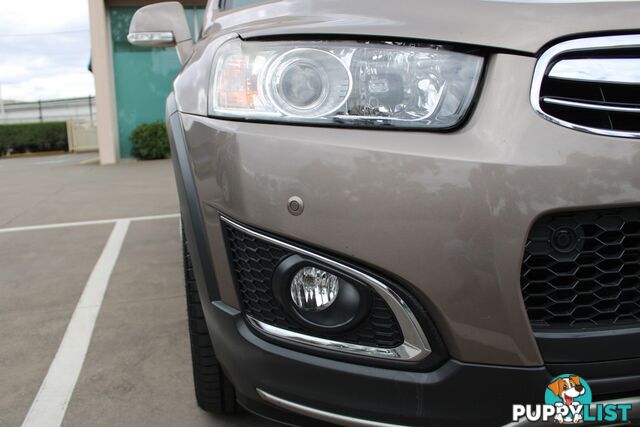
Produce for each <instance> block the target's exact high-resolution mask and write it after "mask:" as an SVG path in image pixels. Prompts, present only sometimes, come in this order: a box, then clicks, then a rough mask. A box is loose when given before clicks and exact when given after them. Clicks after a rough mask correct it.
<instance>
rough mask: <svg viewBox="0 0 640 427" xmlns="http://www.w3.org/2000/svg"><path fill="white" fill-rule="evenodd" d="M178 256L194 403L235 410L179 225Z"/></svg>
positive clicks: (225, 411) (221, 410) (207, 408)
mask: <svg viewBox="0 0 640 427" xmlns="http://www.w3.org/2000/svg"><path fill="white" fill-rule="evenodd" d="M182 259H183V265H184V282H185V286H186V294H187V316H188V318H189V338H190V341H191V361H192V363H193V384H194V387H195V392H196V400H197V401H198V406H199V407H200V408H202V409H204V410H205V411H207V412H213V413H215V414H229V413H233V412H236V410H237V404H236V393H235V390H234V388H233V384H231V382H230V381H229V380H228V379H227V377H226V376H225V375H224V373H223V372H222V367H221V366H220V363H219V362H218V359H217V358H216V355H215V352H214V350H213V344H212V342H211V337H210V336H209V329H208V328H207V323H206V321H205V319H204V313H203V311H202V304H201V303H200V295H199V294H198V287H197V286H196V280H195V276H194V274H193V265H192V263H191V256H190V255H189V249H188V248H187V239H186V236H185V233H184V228H182Z"/></svg>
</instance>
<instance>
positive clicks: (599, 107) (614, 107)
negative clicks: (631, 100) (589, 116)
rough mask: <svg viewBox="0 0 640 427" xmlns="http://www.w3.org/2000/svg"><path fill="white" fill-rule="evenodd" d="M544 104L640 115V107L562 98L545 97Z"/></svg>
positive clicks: (543, 98)
mask: <svg viewBox="0 0 640 427" xmlns="http://www.w3.org/2000/svg"><path fill="white" fill-rule="evenodd" d="M542 102H546V103H548V104H556V105H563V106H565V107H576V108H584V109H587V110H598V111H614V112H622V113H634V114H637V113H640V106H639V107H622V106H618V105H611V104H605V103H600V104H595V103H587V102H578V101H571V100H568V99H562V98H554V97H551V96H543V97H542Z"/></svg>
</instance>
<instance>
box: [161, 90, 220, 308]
mask: <svg viewBox="0 0 640 427" xmlns="http://www.w3.org/2000/svg"><path fill="white" fill-rule="evenodd" d="M166 124H167V133H168V136H169V144H170V146H171V161H172V162H173V171H174V173H175V178H176V187H177V189H178V199H179V200H180V212H181V214H182V221H183V226H184V231H185V233H186V236H187V245H188V248H189V253H190V254H191V258H192V261H193V272H194V275H195V277H196V283H197V284H198V291H199V292H200V297H201V299H203V300H204V299H207V300H208V301H217V300H219V299H220V291H219V289H218V283H217V280H216V276H215V269H214V266H213V262H212V258H211V249H210V247H209V243H208V241H207V233H206V229H205V225H204V218H203V216H202V210H201V209H200V205H199V200H200V199H199V197H198V190H197V187H196V184H195V181H194V180H193V172H192V168H191V159H190V156H189V151H188V150H187V143H186V138H185V134H184V128H183V125H182V120H181V119H180V114H179V113H178V106H177V103H176V99H175V94H174V93H173V92H172V93H171V94H170V95H169V97H168V98H167V104H166ZM203 290H206V294H205V293H203ZM205 295H206V298H203V297H204V296H205Z"/></svg>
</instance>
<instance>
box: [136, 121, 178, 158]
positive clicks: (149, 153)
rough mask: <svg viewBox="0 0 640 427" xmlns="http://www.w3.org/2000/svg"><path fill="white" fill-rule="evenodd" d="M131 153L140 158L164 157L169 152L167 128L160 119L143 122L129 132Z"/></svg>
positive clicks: (167, 155)
mask: <svg viewBox="0 0 640 427" xmlns="http://www.w3.org/2000/svg"><path fill="white" fill-rule="evenodd" d="M131 144H132V145H131V155H132V156H133V157H135V158H137V159H140V160H155V159H166V158H167V157H169V155H170V154H171V151H170V149H169V138H168V137H167V128H166V127H165V125H164V123H163V122H161V121H158V122H153V123H144V124H141V125H140V126H138V127H137V128H135V129H134V130H133V132H131Z"/></svg>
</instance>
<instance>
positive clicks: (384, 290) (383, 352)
mask: <svg viewBox="0 0 640 427" xmlns="http://www.w3.org/2000/svg"><path fill="white" fill-rule="evenodd" d="M220 219H221V220H222V221H224V222H225V223H227V224H229V225H230V226H232V227H234V228H237V229H238V230H240V231H242V232H244V233H246V234H249V235H251V236H253V237H256V238H258V239H261V240H264V241H266V242H269V243H271V244H273V245H276V246H280V247H282V248H285V249H288V250H290V251H292V252H295V253H297V254H300V255H304V256H307V257H309V258H312V259H315V260H317V261H319V262H321V263H324V264H326V265H328V266H330V267H333V268H336V269H338V270H341V271H343V272H344V273H345V274H347V275H350V276H352V277H354V278H356V279H359V280H361V281H362V282H363V283H365V284H367V285H368V286H370V287H371V289H373V290H374V291H375V292H376V293H377V294H378V295H380V297H381V298H382V299H383V300H384V301H385V302H386V303H387V304H388V305H389V308H390V309H391V311H392V312H393V314H394V315H395V317H396V319H397V320H398V324H399V325H400V329H401V330H402V335H403V336H404V342H403V343H402V344H400V345H399V346H398V347H394V348H381V347H380V348H379V347H368V346H360V345H355V344H350V343H345V342H338V341H331V340H327V339H323V338H319V337H315V336H312V335H306V334H300V333H296V332H292V331H288V330H286V329H282V328H278V327H275V326H272V325H268V324H266V323H262V322H259V321H257V320H256V319H253V318H251V317H247V320H248V322H249V323H250V324H251V325H252V326H253V327H255V328H256V329H258V330H260V331H261V332H263V333H265V334H267V335H270V336H273V337H276V338H280V339H284V340H287V341H291V342H295V343H297V344H304V345H309V346H313V347H318V348H323V349H326V350H333V351H338V352H341V353H349V354H354V355H359V356H369V357H376V358H383V359H389V360H400V361H412V362H416V361H419V360H422V359H424V358H425V357H427V356H428V355H429V354H431V346H430V344H429V341H428V340H427V337H426V336H425V334H424V332H423V331H422V328H421V327H420V324H419V323H418V320H417V319H416V317H415V316H414V314H413V313H412V312H411V309H410V308H409V306H407V304H406V303H405V302H404V300H403V299H402V298H401V297H400V296H399V295H398V294H397V293H395V292H394V291H393V289H391V288H389V287H388V286H387V285H385V284H384V283H382V282H380V281H379V280H378V279H376V278H375V277H372V276H370V275H368V274H366V273H363V272H362V271H360V270H356V269H354V268H352V267H349V266H347V265H344V264H342V263H339V262H337V261H334V260H332V259H330V258H327V257H324V256H322V255H319V254H316V253H314V252H311V251H308V250H306V249H303V248H299V247H297V246H294V245H292V244H290V243H287V242H282V241H280V240H277V239H274V238H273V237H270V236H267V235H264V234H262V233H259V232H257V231H254V230H252V229H250V228H247V227H245V226H243V225H242V224H239V223H237V222H235V221H234V220H232V219H230V218H228V217H226V216H223V215H221V216H220Z"/></svg>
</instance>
